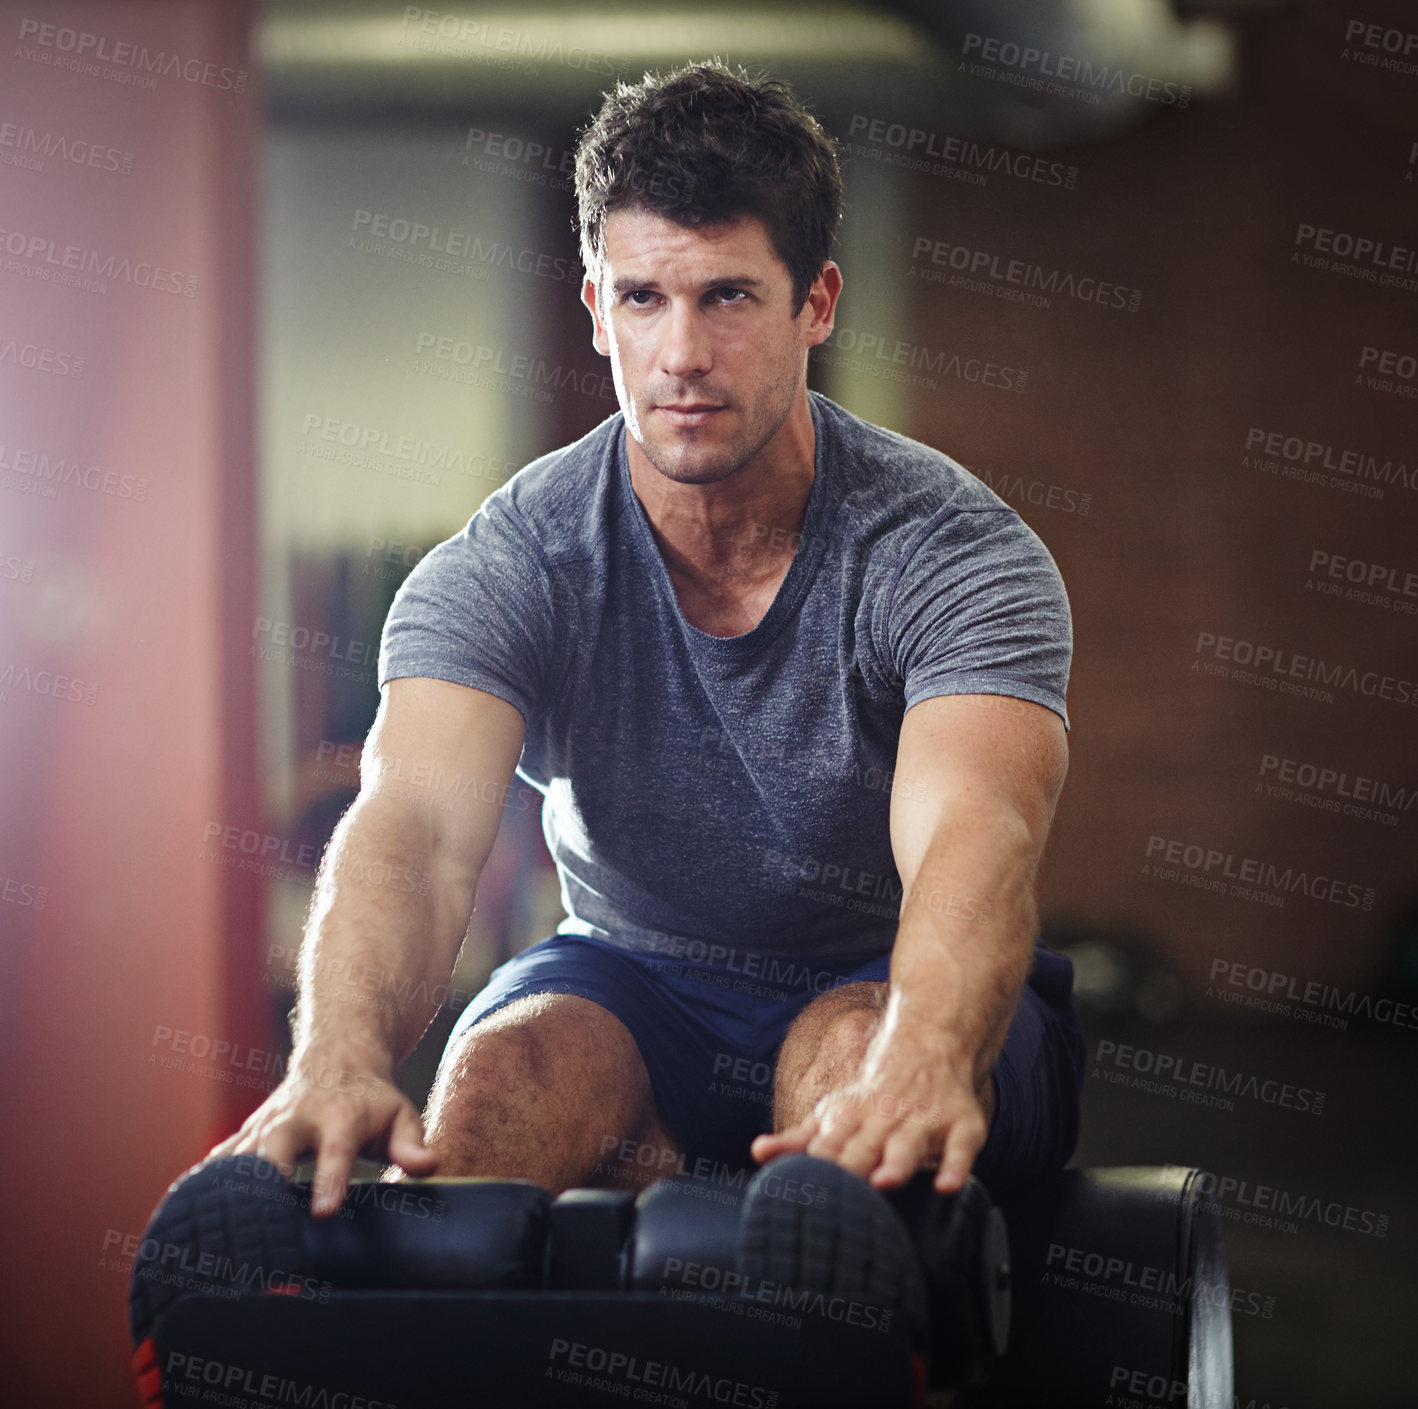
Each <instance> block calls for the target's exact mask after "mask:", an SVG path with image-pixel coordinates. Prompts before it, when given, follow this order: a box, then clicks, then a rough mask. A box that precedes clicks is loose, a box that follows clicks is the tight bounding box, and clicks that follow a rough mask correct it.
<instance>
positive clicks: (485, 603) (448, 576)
mask: <svg viewBox="0 0 1418 1409" xmlns="http://www.w3.org/2000/svg"><path fill="white" fill-rule="evenodd" d="M549 584H550V573H549V571H548V569H547V567H546V564H545V560H544V559H543V557H542V555H541V553H540V552H539V550H538V548H537V545H536V543H535V540H533V539H532V538H531V536H530V534H528V533H527V532H526V530H525V529H524V528H523V527H522V526H521V525H520V523H519V522H518V519H517V515H516V510H515V509H511V508H509V507H508V505H507V504H506V503H504V502H503V498H502V496H500V495H497V494H494V495H492V496H490V497H489V498H488V499H487V500H486V501H485V502H484V503H483V505H482V507H481V508H480V509H479V510H478V512H477V513H476V514H474V515H473V517H472V519H471V520H470V521H469V523H468V526H467V527H466V528H465V529H464V530H463V531H462V532H461V533H459V534H457V535H455V536H454V537H452V538H449V539H447V540H446V541H445V542H443V543H440V544H439V545H438V547H436V548H434V549H433V550H432V551H431V552H429V553H428V554H426V555H425V556H424V557H423V558H422V559H421V560H420V562H419V563H418V565H417V566H416V567H415V568H414V570H413V571H412V572H411V573H410V574H409V575H408V577H407V578H406V579H405V580H404V583H403V585H402V586H401V587H400V588H399V590H398V592H397V593H396V594H395V596H394V602H393V605H392V606H391V607H390V608H389V615H388V617H387V618H386V620H385V622H384V634H383V637H382V639H381V641H380V646H379V687H380V689H381V690H382V689H383V688H384V686H385V684H387V683H388V682H389V681H390V680H397V679H400V678H402V677H405V676H413V675H417V676H427V677H429V678H431V679H434V680H450V681H452V682H453V683H454V684H458V685H470V686H472V687H474V688H475V689H479V690H486V691H487V692H488V693H489V694H493V695H496V696H497V697H498V698H499V699H503V700H506V701H507V702H508V704H510V705H512V706H513V707H514V708H515V709H517V710H518V711H519V712H520V713H521V715H522V717H523V719H525V720H530V718H531V715H532V713H533V712H534V710H535V709H536V707H537V704H538V701H539V700H540V699H541V695H542V690H543V685H544V683H545V682H546V681H547V680H549V679H551V678H553V675H552V664H551V657H552V652H553V650H554V646H555V623H554V620H553V615H552V597H551V590H550V585H549Z"/></svg>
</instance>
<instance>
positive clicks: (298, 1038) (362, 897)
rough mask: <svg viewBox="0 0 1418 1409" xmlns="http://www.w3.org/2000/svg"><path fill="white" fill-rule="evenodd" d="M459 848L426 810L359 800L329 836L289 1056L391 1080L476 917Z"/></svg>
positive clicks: (471, 878)
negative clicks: (354, 1066) (316, 1058)
mask: <svg viewBox="0 0 1418 1409" xmlns="http://www.w3.org/2000/svg"><path fill="white" fill-rule="evenodd" d="M465 858H466V848H462V849H460V848H459V847H458V845H457V844H456V838H452V837H450V836H449V835H448V834H446V833H445V832H444V831H442V830H441V829H440V828H439V826H438V825H437V819H436V818H435V817H434V816H433V815H432V814H431V813H430V811H429V809H428V808H427V807H426V806H420V805H419V804H412V803H408V802H402V801H399V800H396V799H391V798H390V797H388V796H387V795H384V794H379V793H374V794H369V793H365V794H362V795H361V797H360V798H359V800H358V801H356V803H355V804H354V806H353V807H352V808H351V809H350V811H349V812H348V813H346V814H345V817H344V818H343V819H342V820H341V822H340V825H339V826H338V827H337V828H336V830H335V834H334V836H333V837H332V838H331V841H330V846H329V848H328V849H327V851H326V853H325V857H324V860H323V862H322V864H321V867H320V874H319V877H318V878H317V881H316V888H315V895H314V898H313V901H312V904H311V908H310V915H309V919H308V921H307V925H306V932H305V939H304V943H303V944H302V947H301V955H300V967H299V1002H298V1004H297V1009H296V1015H295V1027H294V1040H295V1055H296V1058H297V1059H299V1058H300V1057H301V1056H302V1055H303V1054H305V1053H307V1052H311V1051H319V1052H327V1053H328V1052H336V1053H339V1054H340V1055H341V1058H342V1059H348V1060H349V1061H350V1062H357V1063H360V1064H367V1065H370V1066H372V1067H374V1068H375V1069H376V1070H381V1071H384V1072H387V1073H388V1074H392V1072H393V1071H394V1069H395V1068H396V1067H397V1066H398V1065H399V1063H401V1062H402V1061H403V1060H404V1059H405V1058H406V1057H407V1056H408V1055H409V1053H410V1052H412V1051H413V1049H414V1048H415V1047H416V1046H417V1045H418V1041H419V1039H420V1037H422V1036H423V1034H424V1032H425V1031H426V1030H427V1028H428V1025H429V1023H430V1022H431V1021H432V1020H433V1017H434V1015H435V1014H436V1013H437V1011H438V1007H439V1003H440V999H441V996H442V995H443V994H444V993H446V991H447V983H448V979H449V977H450V975H451V974H452V971H453V965H454V962H455V961H456V959H457V955H458V949H459V946H460V944H461V943H462V939H463V935H464V933H465V932H466V930H467V924H468V917H469V915H470V914H471V912H472V908H473V894H474V891H475V889H476V885H477V874H476V872H475V871H474V870H473V869H472V867H471V866H470V865H469V864H468V862H467V860H466V859H465Z"/></svg>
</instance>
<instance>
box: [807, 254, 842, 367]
mask: <svg viewBox="0 0 1418 1409" xmlns="http://www.w3.org/2000/svg"><path fill="white" fill-rule="evenodd" d="M841 292H842V271H841V270H840V269H839V268H838V267H837V266H836V265H835V264H834V263H833V262H832V261H831V260H830V259H829V260H828V261H827V263H826V264H824V265H823V266H822V271H821V272H820V273H819V274H818V276H817V278H816V279H814V280H813V284H812V288H810V289H809V290H808V294H807V302H806V303H805V304H804V305H803V308H802V312H801V313H799V315H798V316H799V317H800V318H801V317H802V315H803V313H806V314H807V315H808V319H807V326H806V327H805V329H804V331H805V332H806V334H807V345H808V346H809V347H816V346H817V345H818V344H819V343H823V342H826V341H827V339H828V338H830V337H831V336H832V325H833V322H834V320H835V319H836V317H837V298H838V295H840V294H841Z"/></svg>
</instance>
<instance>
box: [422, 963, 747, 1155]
mask: <svg viewBox="0 0 1418 1409" xmlns="http://www.w3.org/2000/svg"><path fill="white" fill-rule="evenodd" d="M560 995H570V996H572V997H574V998H578V999H587V1000H589V1001H590V1002H591V1003H593V1004H595V1005H596V1006H597V1007H598V1008H599V1009H601V1010H604V1012H605V1013H606V1014H608V1015H610V1017H612V1018H613V1019H614V1020H615V1021H616V1023H617V1024H618V1025H619V1026H620V1028H621V1029H622V1030H623V1031H624V1032H625V1033H626V1034H628V1036H629V1039H630V1042H631V1047H630V1053H631V1056H632V1058H633V1059H634V1065H635V1067H636V1068H637V1069H638V1070H643V1072H644V1079H645V1081H646V1082H647V1084H648V1089H649V1092H650V1095H651V1097H652V1100H653V1106H654V1111H655V1114H656V1119H657V1122H658V1123H659V1125H660V1126H661V1127H662V1129H663V1132H664V1133H665V1134H666V1135H668V1136H669V1137H670V1138H671V1140H672V1141H673V1142H674V1143H675V1144H677V1145H678V1147H679V1148H680V1150H681V1151H683V1152H684V1157H683V1159H682V1160H681V1161H679V1163H678V1164H677V1166H676V1167H675V1168H667V1169H664V1170H663V1171H662V1172H663V1173H667V1174H674V1173H676V1172H686V1171H687V1172H690V1173H697V1174H701V1175H704V1176H706V1177H707V1176H708V1175H709V1174H710V1173H711V1172H722V1171H723V1170H725V1169H727V1168H729V1167H730V1166H734V1167H737V1166H738V1165H739V1164H741V1163H742V1162H746V1161H747V1159H748V1151H747V1142H748V1141H749V1140H751V1139H752V1135H753V1134H756V1133H757V1130H756V1129H754V1130H753V1131H752V1133H750V1134H744V1135H743V1136H742V1137H741V1138H740V1134H739V1132H738V1131H736V1129H735V1128H734V1122H733V1119H732V1116H733V1115H734V1110H733V1108H732V1106H730V1108H729V1110H728V1111H727V1113H726V1112H725V1110H723V1109H722V1108H717V1106H716V1102H715V1101H714V1100H713V1099H712V1097H713V1084H714V1081H715V1079H716V1078H717V1076H718V1075H719V1074H720V1071H721V1070H722V1069H723V1068H724V1067H725V1065H726V1064H728V1065H732V1063H733V1062H734V1060H736V1054H734V1055H730V1052H729V1048H728V1047H726V1044H725V1040H724V1038H723V1037H722V1035H721V1033H720V1031H719V1030H718V1028H717V1026H716V1024H715V1022H714V1020H713V1014H712V1012H711V1011H710V1010H711V1009H712V1008H713V1006H714V1004H715V1002H716V1001H717V1000H718V998H719V997H720V996H721V991H720V990H718V989H713V990H704V989H702V988H701V986H700V985H697V984H695V983H692V982H691V983H688V984H686V983H683V982H680V981H676V980H675V979H674V978H667V977H666V976H665V975H664V974H663V973H661V972H660V971H659V968H658V966H657V964H656V963H655V961H654V960H653V959H652V958H647V957H646V956H643V955H639V954H634V953H631V952H629V951H627V950H624V949H621V948H619V947H618V946H616V945H612V944H609V943H606V942H605V941H602V940H596V939H590V938H586V937H584V936H580V935H553V936H552V937H551V938H550V939H548V940H544V941H543V942H542V943H540V944H536V945H533V946H532V947H531V948H530V949H527V950H525V951H524V952H523V953H521V954H519V955H516V956H515V957H514V958H512V959H511V960H509V961H508V962H507V963H506V964H503V965H502V966H501V967H500V968H498V969H497V970H496V971H495V972H494V973H493V974H492V976H491V977H490V978H489V980H488V984H487V986H486V987H485V988H484V989H483V990H482V991H481V992H480V993H478V994H477V995H476V996H475V997H474V998H473V999H472V1001H471V1002H470V1003H469V1004H468V1006H467V1007H466V1008H465V1009H464V1010H463V1012H462V1014H460V1016H459V1018H458V1021H457V1023H456V1024H455V1025H454V1028H453V1032H452V1034H451V1035H450V1037H449V1040H448V1047H447V1049H446V1051H445V1053H444V1062H445V1064H452V1063H456V1061H457V1060H458V1054H459V1051H460V1049H461V1047H462V1045H463V1043H464V1041H465V1040H466V1038H467V1036H468V1034H469V1033H471V1032H473V1031H474V1030H475V1029H481V1028H487V1029H496V1028H497V1027H498V1025H499V1024H500V1023H502V1022H513V1023H515V1022H518V1021H521V1020H522V1018H523V1016H524V1015H525V1014H527V1013H529V1012H534V1011H535V1007H534V1005H535V1003H536V1002H537V1001H538V999H543V1000H550V1001H554V1000H555V998H556V997H558V996H560ZM696 999H705V1000H706V1001H698V1002H697V1001H696ZM606 1055H607V1054H603V1053H598V1054H596V1060H598V1061H599V1060H604V1059H605V1057H606ZM610 1060H611V1062H612V1064H613V1065H614V1063H615V1060H616V1058H615V1057H614V1055H613V1054H612V1055H611V1057H610ZM716 1064H717V1065H716ZM726 1114H727V1115H728V1117H729V1119H728V1120H725V1119H724V1117H725V1115H726ZM740 1144H742V1146H743V1149H742V1153H741V1156H740V1157H739V1158H737V1159H736V1158H735V1151H736V1149H737V1147H738V1146H739V1145H740ZM646 1153H647V1157H649V1155H651V1154H654V1155H655V1157H656V1158H658V1151H648V1150H647V1152H646Z"/></svg>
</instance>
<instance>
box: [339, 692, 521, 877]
mask: <svg viewBox="0 0 1418 1409" xmlns="http://www.w3.org/2000/svg"><path fill="white" fill-rule="evenodd" d="M525 734H526V726H525V723H524V721H523V718H522V715H521V714H520V713H519V712H518V711H517V710H516V709H515V708H514V707H513V706H512V705H510V704H508V703H507V701H506V700H503V699H500V698H499V697H498V696H497V695H493V694H490V693H489V692H488V691H486V690H478V689H474V688H473V687H472V686H469V685H458V684H454V683H452V682H451V681H447V680H434V679H429V678H426V677H422V676H409V677H403V678H400V679H397V680H391V681H389V683H388V684H387V685H386V686H385V687H384V690H383V693H382V695H381V698H380V703H379V713H378V715H377V716H376V718H375V721H374V725H373V727H372V728H371V730H370V732H369V737H368V739H367V740H366V742H365V747H364V753H363V757H362V758H361V761H360V797H361V800H362V801H375V800H379V799H385V800H388V801H390V802H397V803H398V804H400V805H401V806H402V808H403V810H405V811H406V812H407V814H408V815H410V816H414V817H417V818H420V819H421V820H422V823H423V825H422V828H421V830H422V831H423V833H424V835H425V838H426V840H427V841H428V842H429V843H430V844H431V845H432V846H433V847H434V848H435V849H438V850H443V851H447V850H454V851H456V852H457V853H458V854H459V855H460V857H462V858H464V859H465V860H466V861H467V862H468V863H470V865H471V867H472V869H473V870H474V872H477V871H480V870H481V869H482V865H483V863H484V862H485V861H486V860H487V855H488V853H489V852H490V851H491V850H492V844H493V842H494V841H495V840H496V838H497V829H498V827H499V826H500V825H501V822H502V811H503V805H504V804H505V802H506V800H507V796H508V789H509V787H510V785H511V782H512V775H513V772H514V771H515V769H516V767H517V760H518V759H519V758H520V757H521V754H522V742H523V739H524V737H525Z"/></svg>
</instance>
